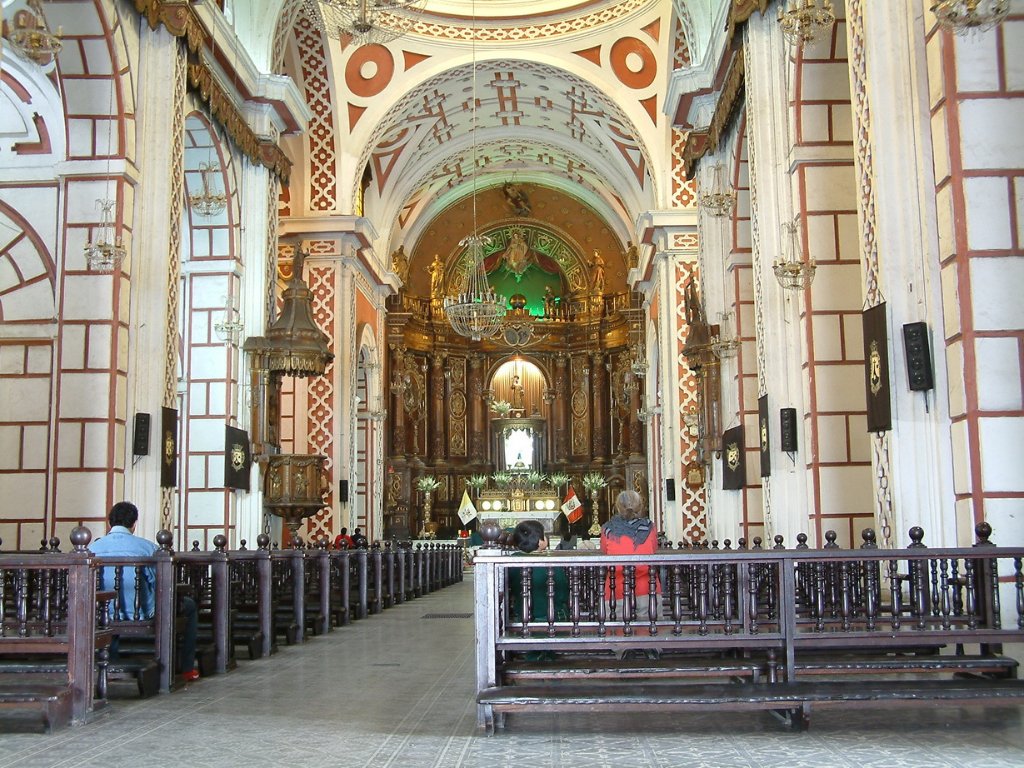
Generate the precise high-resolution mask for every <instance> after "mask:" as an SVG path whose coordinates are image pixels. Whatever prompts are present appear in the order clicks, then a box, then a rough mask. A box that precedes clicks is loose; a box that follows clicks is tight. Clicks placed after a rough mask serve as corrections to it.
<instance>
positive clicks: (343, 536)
mask: <svg viewBox="0 0 1024 768" xmlns="http://www.w3.org/2000/svg"><path fill="white" fill-rule="evenodd" d="M343 546H344V548H345V549H352V537H351V536H349V535H348V528H342V529H341V533H339V534H338V535H337V536H336V537H335V539H334V548H335V549H341V548H342V547H343Z"/></svg>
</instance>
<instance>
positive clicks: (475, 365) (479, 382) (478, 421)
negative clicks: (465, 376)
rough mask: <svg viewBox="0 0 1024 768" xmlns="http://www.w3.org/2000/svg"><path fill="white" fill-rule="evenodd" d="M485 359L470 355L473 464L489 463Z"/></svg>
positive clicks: (470, 448)
mask: <svg viewBox="0 0 1024 768" xmlns="http://www.w3.org/2000/svg"><path fill="white" fill-rule="evenodd" d="M483 366H484V357H483V355H481V354H478V353H475V352H474V353H470V355H469V455H470V457H471V458H470V461H471V462H472V463H473V464H486V463H487V434H486V430H487V409H486V406H485V403H484V379H483V375H484V374H483Z"/></svg>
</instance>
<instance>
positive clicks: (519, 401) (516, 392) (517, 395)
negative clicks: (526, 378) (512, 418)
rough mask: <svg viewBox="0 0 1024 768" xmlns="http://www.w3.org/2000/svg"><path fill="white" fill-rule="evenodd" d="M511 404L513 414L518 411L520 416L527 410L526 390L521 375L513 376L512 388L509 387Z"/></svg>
mask: <svg viewBox="0 0 1024 768" xmlns="http://www.w3.org/2000/svg"><path fill="white" fill-rule="evenodd" d="M509 404H510V405H511V406H512V411H511V412H512V413H516V412H517V411H518V414H517V415H519V416H522V415H523V411H525V410H526V390H524V389H523V383H522V380H521V379H520V378H519V374H518V373H517V374H515V375H513V376H512V386H510V387H509Z"/></svg>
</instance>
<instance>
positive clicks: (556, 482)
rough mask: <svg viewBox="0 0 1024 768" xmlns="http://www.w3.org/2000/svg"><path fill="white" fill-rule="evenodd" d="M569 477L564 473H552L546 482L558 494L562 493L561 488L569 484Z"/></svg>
mask: <svg viewBox="0 0 1024 768" xmlns="http://www.w3.org/2000/svg"><path fill="white" fill-rule="evenodd" d="M569 480H570V477H569V476H568V475H567V474H565V473H564V472H554V473H552V474H550V475H548V482H549V483H551V487H552V488H554V489H555V490H556V491H558V493H561V492H562V488H564V487H565V486H567V485H568V484H569Z"/></svg>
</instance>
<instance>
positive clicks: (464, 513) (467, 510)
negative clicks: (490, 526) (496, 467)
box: [459, 491, 476, 525]
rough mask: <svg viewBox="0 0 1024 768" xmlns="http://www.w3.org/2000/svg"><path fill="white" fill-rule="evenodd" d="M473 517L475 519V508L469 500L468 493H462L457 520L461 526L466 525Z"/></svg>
mask: <svg viewBox="0 0 1024 768" xmlns="http://www.w3.org/2000/svg"><path fill="white" fill-rule="evenodd" d="M474 517H476V507H474V506H473V502H472V501H471V500H470V498H469V491H463V492H462V503H461V504H459V520H461V521H462V524H463V525H468V524H469V521H470V520H472V519H473V518H474Z"/></svg>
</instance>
